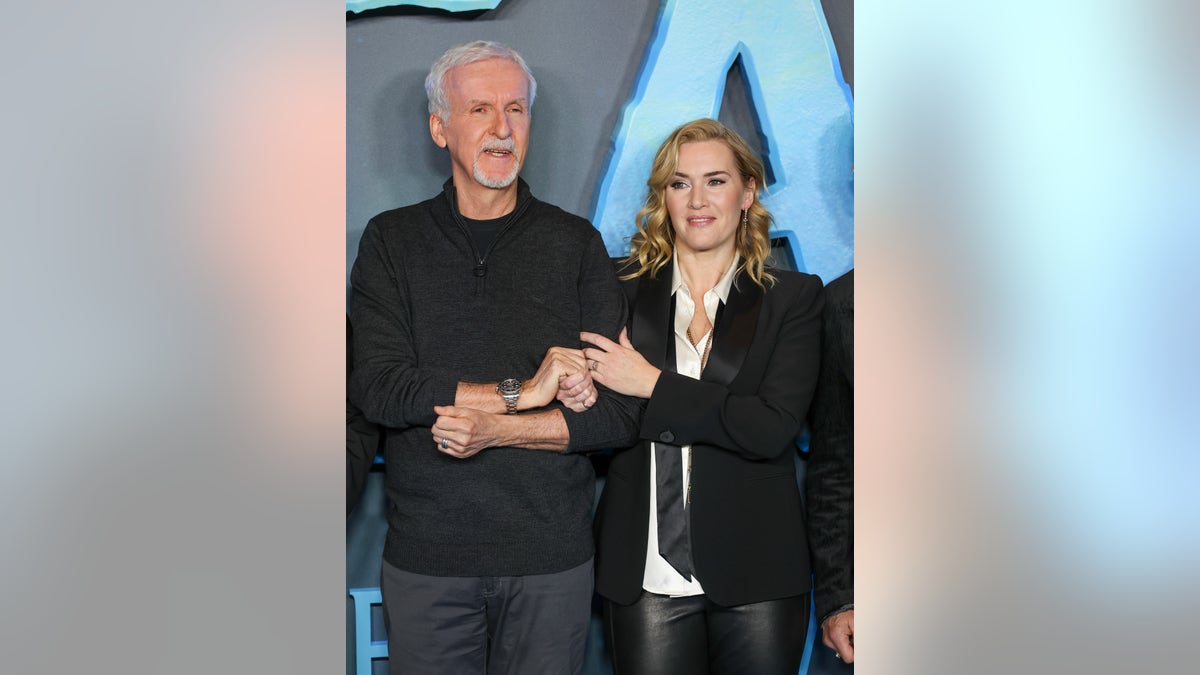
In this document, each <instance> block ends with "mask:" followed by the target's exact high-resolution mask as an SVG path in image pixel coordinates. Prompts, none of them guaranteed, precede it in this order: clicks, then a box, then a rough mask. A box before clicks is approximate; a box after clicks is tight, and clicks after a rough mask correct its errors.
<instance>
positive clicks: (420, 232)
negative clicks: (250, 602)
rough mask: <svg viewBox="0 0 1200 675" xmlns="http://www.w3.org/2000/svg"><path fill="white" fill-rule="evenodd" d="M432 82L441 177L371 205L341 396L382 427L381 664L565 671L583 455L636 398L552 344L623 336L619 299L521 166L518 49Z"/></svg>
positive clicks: (524, 79) (459, 63)
mask: <svg viewBox="0 0 1200 675" xmlns="http://www.w3.org/2000/svg"><path fill="white" fill-rule="evenodd" d="M425 90H426V93H427V94H428V97H429V113H430V114H429V132H430V135H431V136H432V137H433V141H434V143H436V144H437V145H438V146H439V147H443V148H446V149H447V150H448V151H449V156H450V168H451V171H450V173H451V177H450V180H448V181H447V182H446V183H445V185H444V188H443V191H442V193H441V194H439V195H437V196H435V197H433V198H432V199H429V200H427V201H424V202H421V203H419V204H415V205H412V206H407V207H404V208H400V209H395V210H392V211H387V212H384V213H381V214H379V215H378V216H376V217H374V218H372V219H371V221H370V223H369V224H368V225H367V228H366V230H365V231H364V232H363V236H362V241H361V243H360V245H359V251H358V258H357V260H356V262H355V264H354V268H353V270H352V272H351V287H352V295H351V319H352V321H353V324H354V355H355V358H354V369H353V372H352V375H351V380H350V396H351V398H352V400H353V402H354V403H355V404H356V405H358V407H360V408H361V409H362V410H363V412H364V414H365V415H366V416H367V418H368V419H370V420H372V421H374V422H377V423H379V424H381V425H383V426H384V427H385V429H386V436H387V440H386V455H385V458H386V464H385V466H386V472H387V485H388V490H387V491H388V496H389V497H390V499H391V502H392V508H391V510H390V512H389V516H388V535H387V541H386V544H385V548H384V553H383V557H384V561H383V568H382V573H381V577H382V578H381V587H382V591H383V600H384V616H385V623H386V625H387V630H388V651H389V661H390V664H391V672H392V673H401V672H403V673H469V672H477V673H484V672H487V673H555V674H561V673H576V672H579V671H580V669H581V668H582V664H583V653H584V643H585V639H586V634H587V626H588V621H589V617H590V603H591V597H592V538H591V508H592V502H593V498H594V479H595V477H594V474H593V472H592V468H591V464H590V462H589V461H588V459H587V457H586V456H585V455H583V454H581V453H582V452H583V451H587V450H593V449H599V448H608V447H615V446H625V445H629V444H632V443H633V442H634V441H635V440H636V433H637V418H638V414H639V407H638V403H637V402H636V401H635V400H633V399H628V398H625V397H621V396H618V395H616V394H614V393H612V392H610V391H608V390H606V389H603V388H599V389H597V388H596V387H595V385H593V384H592V382H591V379H590V378H587V377H583V376H582V375H584V374H585V373H584V372H583V371H584V369H585V368H586V367H587V365H586V360H585V359H584V358H583V355H582V352H580V351H579V350H577V349H572V348H564V347H555V346H554V345H579V332H580V331H581V330H584V331H597V332H601V333H604V334H605V335H607V336H609V337H610V338H613V339H615V338H616V336H617V333H618V331H619V330H620V328H621V326H622V325H623V323H624V320H625V313H626V305H625V300H624V295H623V294H622V293H621V291H620V288H619V287H618V284H617V279H616V276H615V274H614V272H613V268H612V265H611V263H610V261H609V258H608V255H607V252H606V250H605V247H604V243H603V241H602V240H601V237H600V234H599V233H598V232H597V231H596V229H595V228H593V227H592V226H591V225H590V224H589V223H588V222H587V221H586V220H584V219H582V218H579V217H577V216H573V215H571V214H569V213H566V212H565V211H563V210H561V209H559V208H557V207H555V206H551V205H549V204H546V203H544V202H541V201H539V200H537V199H535V198H534V197H533V195H532V194H531V193H530V189H529V186H528V185H527V184H526V183H525V182H524V181H523V180H521V179H520V178H518V173H519V172H520V170H521V167H522V166H523V165H524V164H525V159H526V150H527V147H528V142H529V128H530V110H531V108H532V106H533V100H534V96H535V95H536V92H537V83H536V81H535V80H534V78H533V75H532V73H530V71H529V68H528V66H526V64H525V61H524V60H523V59H522V58H521V56H520V55H519V54H517V53H516V52H515V51H514V50H512V49H511V48H509V47H506V46H504V45H500V44H497V43H493V42H473V43H470V44H465V45H460V46H457V47H453V48H451V49H450V50H449V51H447V52H446V53H445V54H444V55H442V57H441V58H440V59H438V61H437V62H436V63H435V64H434V65H433V68H432V69H431V71H430V73H429V76H428V77H427V78H426V80H425ZM571 375H575V377H569V376H571ZM560 384H561V386H562V388H563V389H564V391H562V392H561V393H562V396H561V398H562V399H563V400H564V401H565V404H564V403H559V402H556V401H555V398H556V396H559V394H560Z"/></svg>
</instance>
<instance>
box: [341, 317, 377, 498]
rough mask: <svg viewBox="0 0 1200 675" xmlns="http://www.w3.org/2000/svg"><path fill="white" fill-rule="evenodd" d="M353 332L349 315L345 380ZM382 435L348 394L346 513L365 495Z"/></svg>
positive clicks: (348, 366)
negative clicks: (365, 487) (368, 477)
mask: <svg viewBox="0 0 1200 675" xmlns="http://www.w3.org/2000/svg"><path fill="white" fill-rule="evenodd" d="M353 334H354V329H353V328H352V327H351V325H350V317H348V316H347V317H346V379H347V380H349V378H350V369H351V368H352V367H353V364H354V359H353V358H352V355H353V346H352V345H353V344H354V342H353V339H352V338H353ZM382 436H383V434H382V431H381V429H380V428H379V425H377V424H375V423H373V422H371V421H369V420H367V418H366V417H365V416H363V414H362V411H361V410H359V409H358V407H357V406H355V405H354V404H353V403H351V402H350V397H349V396H346V515H347V516H349V515H350V512H351V511H353V510H354V507H355V506H356V505H357V504H358V499H359V497H361V496H362V491H363V486H364V485H366V483H367V474H368V473H370V471H371V464H372V463H373V462H374V461H375V454H376V453H377V452H378V451H379V442H380V440H381V438H382Z"/></svg>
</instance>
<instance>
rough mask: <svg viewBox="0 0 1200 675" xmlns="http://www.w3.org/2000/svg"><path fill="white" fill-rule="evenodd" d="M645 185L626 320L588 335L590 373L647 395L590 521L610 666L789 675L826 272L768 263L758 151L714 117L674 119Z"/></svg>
mask: <svg viewBox="0 0 1200 675" xmlns="http://www.w3.org/2000/svg"><path fill="white" fill-rule="evenodd" d="M647 185H648V186H649V190H648V193H647V196H646V201H645V206H644V208H642V209H641V210H640V211H639V212H638V215H637V232H636V234H634V236H633V238H632V242H631V246H630V249H631V250H630V256H629V258H628V260H627V262H626V265H625V267H624V268H623V271H624V272H626V274H625V276H624V277H623V279H624V282H623V284H624V290H625V292H626V295H627V296H628V298H629V300H630V303H631V310H630V311H631V320H630V323H629V326H628V331H625V330H623V331H622V332H621V334H620V336H619V338H618V339H617V340H616V341H614V340H612V339H610V338H608V337H607V336H603V335H599V334H596V333H591V332H588V333H584V334H583V335H582V338H583V340H584V342H586V343H588V344H590V345H592V346H590V347H587V348H585V349H584V355H585V356H586V357H587V358H588V360H589V368H591V371H590V374H591V378H592V380H593V381H594V382H596V383H599V384H600V385H602V386H604V387H608V388H609V389H612V390H613V391H616V392H619V393H622V394H626V395H629V396H635V397H638V398H640V399H644V400H646V407H645V411H644V415H643V417H642V420H641V426H640V428H639V430H638V434H639V438H640V440H639V442H638V443H637V444H636V445H633V446H632V447H630V448H628V449H625V450H620V451H617V452H616V453H615V455H614V456H613V458H612V462H611V464H610V465H609V470H608V478H607V482H606V484H605V488H604V493H603V495H602V497H601V501H600V505H599V510H598V512H597V516H596V525H595V533H596V541H597V553H596V590H597V592H599V593H600V594H601V595H602V596H603V597H604V614H605V617H606V621H605V627H606V630H607V631H608V637H609V642H608V644H609V646H610V648H611V651H612V658H613V663H614V667H615V670H616V672H618V673H702V672H706V673H754V674H755V675H764V674H770V673H779V674H781V675H783V674H785V673H786V674H787V675H795V673H796V672H797V670H798V669H799V667H800V661H801V657H802V654H803V649H804V641H805V634H806V630H807V625H808V615H809V595H808V593H809V590H810V586H811V574H810V563H809V560H810V558H809V550H808V542H807V537H806V536H805V523H804V516H803V510H802V508H801V503H800V491H799V489H798V487H797V482H796V473H795V464H794V461H793V457H794V453H795V452H796V444H795V439H796V436H797V434H798V433H799V432H800V430H801V427H802V426H803V424H804V421H805V417H806V415H807V413H808V407H809V402H810V401H811V399H812V396H813V390H814V389H815V387H816V382H817V370H818V367H819V363H820V346H821V311H822V307H823V304H824V300H823V298H824V296H823V289H822V284H821V280H820V279H819V278H818V277H816V276H813V275H810V274H802V273H797V272H787V271H780V270H777V269H772V268H771V267H770V266H769V265H768V255H769V253H770V250H771V247H770V239H769V236H768V230H769V228H770V224H771V215H770V214H769V213H768V212H767V210H766V209H765V208H763V206H762V204H761V202H760V201H759V197H758V194H759V189H760V188H761V187H762V185H763V166H762V162H761V161H760V160H759V159H758V158H757V157H756V156H755V154H754V153H753V152H752V151H751V150H750V148H749V147H747V145H746V143H745V142H744V141H743V140H742V138H741V137H739V136H738V135H737V134H736V133H735V132H733V131H731V130H730V129H728V128H726V127H725V126H723V125H722V124H720V123H719V122H716V121H714V120H711V119H700V120H695V121H692V122H688V123H687V124H684V125H683V126H681V127H679V128H678V129H676V130H675V131H674V132H673V133H672V134H671V135H670V136H669V137H668V138H667V139H666V141H665V142H664V143H663V144H662V146H661V147H660V148H659V149H658V152H657V154H656V155H655V157H654V164H653V168H652V170H651V174H650V177H649V179H648V180H647ZM576 379H577V378H576ZM569 381H570V382H573V381H574V380H573V379H572V380H569Z"/></svg>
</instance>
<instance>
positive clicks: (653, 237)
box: [621, 118, 775, 289]
mask: <svg viewBox="0 0 1200 675" xmlns="http://www.w3.org/2000/svg"><path fill="white" fill-rule="evenodd" d="M699 141H721V142H723V143H725V145H726V146H728V147H729V149H730V150H732V151H733V159H734V162H735V164H736V165H737V170H738V173H740V174H741V176H742V180H743V181H747V182H748V181H749V180H750V179H751V178H753V179H754V187H755V190H754V201H753V202H752V203H751V204H750V209H749V212H748V213H747V226H746V227H744V228H743V227H741V226H740V225H739V226H738V234H737V252H738V253H739V254H740V255H741V256H742V261H741V264H740V265H739V266H738V270H737V271H738V273H741V271H742V270H745V271H746V274H747V275H748V276H749V277H750V279H751V280H753V281H754V283H756V284H758V285H759V286H760V287H762V288H764V289H765V288H766V286H767V285H769V284H772V283H774V282H775V277H773V276H772V275H771V273H770V272H768V271H767V269H766V264H767V259H768V258H769V257H770V255H771V237H770V235H769V234H768V233H769V232H770V230H771V222H772V220H773V219H772V218H771V213H770V212H769V211H767V210H766V209H765V208H763V205H762V203H761V202H759V199H758V195H759V192H760V191H761V190H762V186H763V185H764V184H765V172H764V170H763V163H762V160H760V159H759V158H758V156H757V155H755V153H754V151H753V150H751V149H750V146H748V145H746V141H744V140H742V137H741V136H739V135H738V134H737V132H736V131H734V130H732V129H730V128H729V127H727V126H725V125H724V124H721V123H720V122H718V121H716V120H713V119H707V118H704V119H698V120H692V121H691V122H688V123H686V124H684V125H683V126H681V127H679V128H678V129H676V130H675V131H673V132H671V135H670V136H668V137H667V140H665V141H663V144H662V145H661V146H660V147H659V148H658V152H657V153H656V154H655V155H654V165H653V167H652V168H651V170H650V178H648V179H647V180H646V186H647V187H648V188H649V189H648V190H647V192H646V202H645V205H644V206H643V207H642V208H641V210H639V211H638V213H637V223H636V224H637V232H636V233H634V235H633V237H632V238H631V239H630V242H629V257H628V258H626V259H625V262H624V263H623V265H622V270H629V269H632V271H630V272H628V273H626V274H624V275H622V276H621V278H622V279H633V278H634V277H640V276H642V275H643V274H648V275H649V276H650V277H651V278H654V277H656V276H658V272H659V270H661V269H662V268H663V267H664V266H665V265H666V264H667V263H668V262H669V261H670V260H671V256H672V255H673V254H674V251H675V228H674V227H672V226H671V216H670V214H669V213H668V212H667V200H666V192H667V186H668V185H669V184H670V183H671V181H672V180H673V179H674V178H675V169H676V167H677V166H678V163H679V146H681V145H683V144H684V143H695V142H699Z"/></svg>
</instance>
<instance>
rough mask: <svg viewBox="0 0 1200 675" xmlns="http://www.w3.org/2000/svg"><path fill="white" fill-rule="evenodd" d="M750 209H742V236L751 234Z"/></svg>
mask: <svg viewBox="0 0 1200 675" xmlns="http://www.w3.org/2000/svg"><path fill="white" fill-rule="evenodd" d="M749 219H750V209H742V236H744V237H749V236H750V224H749Z"/></svg>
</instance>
